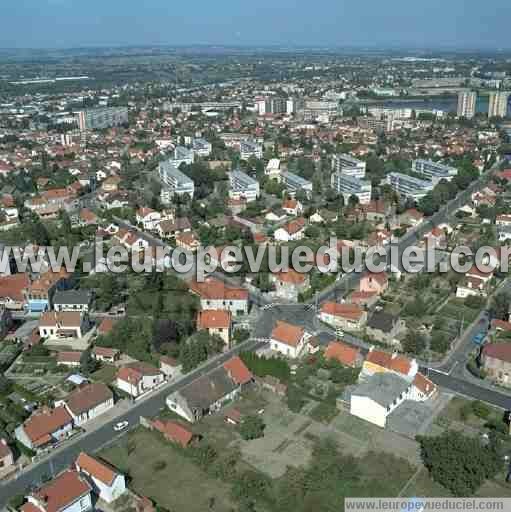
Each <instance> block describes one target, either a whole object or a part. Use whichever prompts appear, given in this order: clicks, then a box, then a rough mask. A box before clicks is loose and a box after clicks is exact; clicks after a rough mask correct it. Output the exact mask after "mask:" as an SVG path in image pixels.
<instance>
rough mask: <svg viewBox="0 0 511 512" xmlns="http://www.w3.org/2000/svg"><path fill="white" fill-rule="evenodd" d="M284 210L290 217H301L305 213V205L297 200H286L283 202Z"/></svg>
mask: <svg viewBox="0 0 511 512" xmlns="http://www.w3.org/2000/svg"><path fill="white" fill-rule="evenodd" d="M282 209H283V210H284V212H286V213H287V214H288V215H294V216H295V217H296V216H297V215H301V214H302V212H303V205H302V203H300V201H298V200H297V199H285V200H284V201H283V202H282Z"/></svg>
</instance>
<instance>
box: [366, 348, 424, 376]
mask: <svg viewBox="0 0 511 512" xmlns="http://www.w3.org/2000/svg"><path fill="white" fill-rule="evenodd" d="M418 369H419V367H418V365H417V361H416V360H415V359H408V358H407V357H405V356H402V355H399V354H397V353H396V352H394V353H392V354H389V353H388V352H384V351H383V350H376V349H374V348H372V347H371V349H370V350H369V352H368V354H367V356H366V359H365V361H364V364H363V366H362V375H363V376H371V375H374V374H375V373H380V372H383V373H386V372H391V373H397V374H398V375H401V376H402V377H405V378H407V379H409V380H410V379H413V378H414V377H415V375H417V371H418Z"/></svg>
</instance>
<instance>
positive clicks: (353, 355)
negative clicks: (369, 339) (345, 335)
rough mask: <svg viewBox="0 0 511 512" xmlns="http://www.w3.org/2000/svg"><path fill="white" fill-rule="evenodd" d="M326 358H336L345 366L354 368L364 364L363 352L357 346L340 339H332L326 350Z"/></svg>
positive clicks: (335, 359)
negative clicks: (351, 345)
mask: <svg viewBox="0 0 511 512" xmlns="http://www.w3.org/2000/svg"><path fill="white" fill-rule="evenodd" d="M325 359H326V360H334V361H337V362H338V363H341V364H342V365H344V366H349V367H351V368H354V367H355V366H360V365H361V364H362V360H363V358H362V354H361V353H360V350H359V349H358V348H355V347H350V346H349V345H346V343H342V342H340V341H332V342H330V343H329V344H328V347H327V348H326V350H325Z"/></svg>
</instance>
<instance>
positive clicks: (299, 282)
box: [271, 269, 310, 301]
mask: <svg viewBox="0 0 511 512" xmlns="http://www.w3.org/2000/svg"><path fill="white" fill-rule="evenodd" d="M271 278H272V280H273V281H274V282H275V295H276V296H277V297H279V298H281V299H286V300H290V301H297V300H298V296H299V295H300V294H301V293H304V292H305V291H306V290H307V289H308V288H309V286H310V278H309V275H308V274H304V273H300V272H296V271H295V270H292V269H289V270H288V271H286V272H279V273H278V274H272V276H271Z"/></svg>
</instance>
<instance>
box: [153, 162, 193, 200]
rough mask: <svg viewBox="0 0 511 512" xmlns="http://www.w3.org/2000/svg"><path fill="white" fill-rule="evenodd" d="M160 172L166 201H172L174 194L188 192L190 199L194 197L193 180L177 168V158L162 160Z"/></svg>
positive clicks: (179, 194)
mask: <svg viewBox="0 0 511 512" xmlns="http://www.w3.org/2000/svg"><path fill="white" fill-rule="evenodd" d="M158 172H159V175H160V178H161V180H162V182H163V189H162V193H161V195H162V201H163V202H164V203H168V202H170V199H171V198H172V197H173V196H174V195H177V196H183V195H185V194H188V196H190V199H191V198H193V194H194V192H195V185H194V183H193V180H192V179H191V178H189V177H188V176H186V174H184V173H183V172H181V171H180V170H179V169H178V168H177V165H176V161H175V160H166V161H165V162H160V166H159V169H158Z"/></svg>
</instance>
